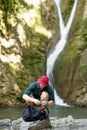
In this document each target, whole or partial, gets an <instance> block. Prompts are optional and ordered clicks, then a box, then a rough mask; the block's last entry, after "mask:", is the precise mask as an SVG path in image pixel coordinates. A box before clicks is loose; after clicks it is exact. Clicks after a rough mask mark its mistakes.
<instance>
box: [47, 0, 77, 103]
mask: <svg viewBox="0 0 87 130" xmlns="http://www.w3.org/2000/svg"><path fill="white" fill-rule="evenodd" d="M54 1H55V3H56V6H57V10H58V15H59V27H60V40H59V41H58V42H57V44H56V46H55V49H54V51H53V52H52V53H51V54H50V55H49V56H48V58H47V75H48V76H49V78H50V83H51V84H52V82H51V80H53V78H52V71H53V66H54V63H55V60H56V58H57V57H58V55H59V54H60V52H61V51H62V50H63V48H64V46H65V44H66V42H67V38H68V33H69V30H70V27H71V24H72V22H73V18H74V14H75V11H76V6H77V1H78V0H75V1H74V5H73V8H72V10H71V14H70V17H69V20H68V22H67V24H66V26H65V25H64V21H63V17H62V14H61V1H62V0H54ZM54 94H55V104H56V105H67V104H65V103H63V100H62V99H61V98H60V97H59V96H58V95H57V93H56V90H54Z"/></svg>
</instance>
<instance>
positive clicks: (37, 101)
mask: <svg viewBox="0 0 87 130" xmlns="http://www.w3.org/2000/svg"><path fill="white" fill-rule="evenodd" d="M33 102H34V103H35V104H36V105H40V104H41V102H40V101H39V100H38V99H34V100H33Z"/></svg>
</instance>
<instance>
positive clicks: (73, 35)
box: [53, 0, 87, 106]
mask: <svg viewBox="0 0 87 130" xmlns="http://www.w3.org/2000/svg"><path fill="white" fill-rule="evenodd" d="M86 7H87V1H86V0H84V1H82V0H79V1H78V6H77V10H76V14H75V18H74V21H73V24H72V27H71V30H70V33H69V38H68V40H67V44H66V46H65V48H64V50H63V51H62V52H61V53H60V55H59V57H58V58H57V60H56V62H55V65H54V71H53V74H54V80H55V87H56V90H57V92H58V94H59V95H60V97H62V98H63V99H64V100H65V102H67V103H68V104H71V105H76V106H87V60H86V59H87V8H86Z"/></svg>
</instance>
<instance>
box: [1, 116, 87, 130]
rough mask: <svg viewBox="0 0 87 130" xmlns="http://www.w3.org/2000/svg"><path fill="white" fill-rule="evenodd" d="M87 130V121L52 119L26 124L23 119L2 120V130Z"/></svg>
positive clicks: (71, 118) (68, 118)
mask: <svg viewBox="0 0 87 130" xmlns="http://www.w3.org/2000/svg"><path fill="white" fill-rule="evenodd" d="M83 129H84V130H87V119H74V118H73V117H72V116H70V115H69V116H68V117H66V118H61V119H59V118H57V117H50V118H49V119H46V120H43V121H35V122H25V121H23V119H22V118H19V119H17V120H13V121H12V120H10V119H3V120H0V130H83Z"/></svg>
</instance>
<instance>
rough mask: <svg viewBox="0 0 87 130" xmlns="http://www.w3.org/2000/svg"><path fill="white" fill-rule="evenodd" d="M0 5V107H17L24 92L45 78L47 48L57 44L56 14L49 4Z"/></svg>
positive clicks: (1, 3)
mask: <svg viewBox="0 0 87 130" xmlns="http://www.w3.org/2000/svg"><path fill="white" fill-rule="evenodd" d="M0 5H1V8H0V20H1V24H0V105H9V106H11V105H17V104H18V105H19V104H21V103H22V98H21V96H22V93H23V91H24V89H25V88H26V87H28V85H29V84H30V83H31V82H33V81H35V80H37V79H38V78H39V77H40V76H41V75H43V74H45V71H46V58H47V56H46V55H47V46H48V44H52V43H54V44H55V43H56V41H57V40H55V39H57V34H58V31H57V25H58V23H57V19H58V17H57V10H56V6H55V3H54V2H53V1H52V0H47V1H45V0H38V2H37V3H35V1H34V0H32V1H27V0H22V1H18V0H13V1H9V3H8V1H5V2H3V1H1V2H0Z"/></svg>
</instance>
